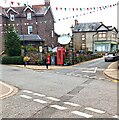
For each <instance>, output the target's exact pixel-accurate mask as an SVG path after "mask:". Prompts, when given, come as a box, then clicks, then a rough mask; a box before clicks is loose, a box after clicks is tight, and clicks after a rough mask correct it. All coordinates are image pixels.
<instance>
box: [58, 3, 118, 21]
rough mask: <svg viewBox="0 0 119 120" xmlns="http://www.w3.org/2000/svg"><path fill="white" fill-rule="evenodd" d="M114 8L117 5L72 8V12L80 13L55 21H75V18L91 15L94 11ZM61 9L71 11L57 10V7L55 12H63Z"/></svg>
mask: <svg viewBox="0 0 119 120" xmlns="http://www.w3.org/2000/svg"><path fill="white" fill-rule="evenodd" d="M115 6H117V4H112V5H105V6H99V7H88V8H74V9H72V11H80V12H77V15H75V16H74V15H73V16H70V17H65V18H59V19H57V20H58V21H61V20H68V19H73V18H75V19H76V18H77V17H80V16H84V15H88V14H92V13H95V12H96V11H102V10H105V9H108V8H112V7H115ZM63 9H65V11H66V10H71V8H60V9H59V8H58V7H57V9H56V10H63ZM57 20H56V21H57Z"/></svg>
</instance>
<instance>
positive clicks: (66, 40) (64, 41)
mask: <svg viewBox="0 0 119 120" xmlns="http://www.w3.org/2000/svg"><path fill="white" fill-rule="evenodd" d="M70 40H71V38H70V36H69V35H65V34H64V35H62V36H60V37H59V38H58V42H59V43H60V44H62V45H66V44H68V43H69V42H70Z"/></svg>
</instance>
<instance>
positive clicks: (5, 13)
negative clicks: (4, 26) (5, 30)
mask: <svg viewBox="0 0 119 120" xmlns="http://www.w3.org/2000/svg"><path fill="white" fill-rule="evenodd" d="M0 14H1V15H3V16H5V17H8V15H7V12H6V11H5V9H4V8H2V7H1V6H0Z"/></svg>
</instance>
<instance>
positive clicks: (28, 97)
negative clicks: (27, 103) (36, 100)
mask: <svg viewBox="0 0 119 120" xmlns="http://www.w3.org/2000/svg"><path fill="white" fill-rule="evenodd" d="M20 97H22V98H26V99H32V97H30V96H27V95H20Z"/></svg>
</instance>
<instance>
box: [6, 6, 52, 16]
mask: <svg viewBox="0 0 119 120" xmlns="http://www.w3.org/2000/svg"><path fill="white" fill-rule="evenodd" d="M27 7H29V8H30V9H31V10H32V11H31V12H33V13H34V15H36V16H44V15H45V14H46V13H47V11H48V10H49V9H50V6H46V5H32V6H20V7H11V8H12V9H13V10H14V11H15V12H16V13H17V14H16V16H23V17H25V16H26V14H25V11H24V10H25V9H26V8H27ZM9 9H10V7H9V8H5V10H6V11H8V10H9ZM12 9H11V10H12Z"/></svg>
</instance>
